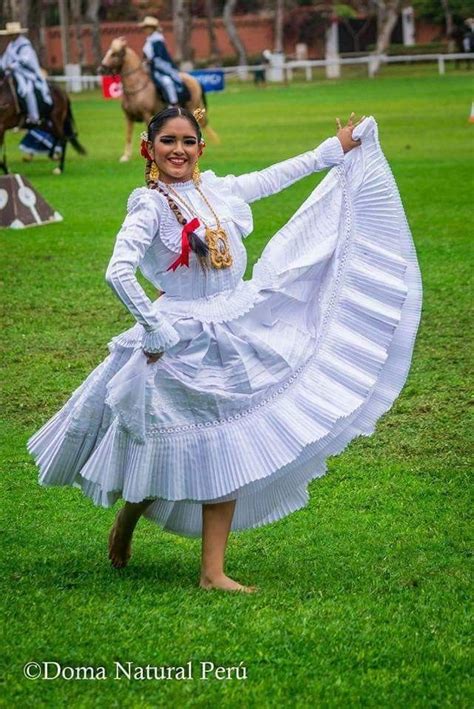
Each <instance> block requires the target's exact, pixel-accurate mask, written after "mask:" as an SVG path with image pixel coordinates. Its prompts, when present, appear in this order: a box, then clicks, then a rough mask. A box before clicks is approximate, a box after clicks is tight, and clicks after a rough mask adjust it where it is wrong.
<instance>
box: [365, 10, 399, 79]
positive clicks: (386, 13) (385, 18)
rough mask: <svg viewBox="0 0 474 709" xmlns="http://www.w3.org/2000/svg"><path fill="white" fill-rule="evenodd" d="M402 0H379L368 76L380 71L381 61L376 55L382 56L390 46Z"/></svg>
mask: <svg viewBox="0 0 474 709" xmlns="http://www.w3.org/2000/svg"><path fill="white" fill-rule="evenodd" d="M401 4H402V0H379V2H378V8H379V15H378V28H377V42H376V45H375V50H374V52H373V54H374V55H375V56H374V58H373V59H372V61H371V64H370V75H371V76H374V75H375V74H376V73H377V72H378V70H379V69H380V64H381V61H380V59H378V58H377V57H378V55H380V54H384V53H385V52H386V51H387V49H388V47H389V46H390V38H391V36H392V32H393V30H394V28H395V25H396V24H397V20H398V15H399V14H400V6H401Z"/></svg>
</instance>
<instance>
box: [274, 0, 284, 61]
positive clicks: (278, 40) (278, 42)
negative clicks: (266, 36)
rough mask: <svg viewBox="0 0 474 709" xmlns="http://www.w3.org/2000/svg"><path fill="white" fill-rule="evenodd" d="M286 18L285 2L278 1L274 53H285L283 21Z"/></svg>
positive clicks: (282, 0)
mask: <svg viewBox="0 0 474 709" xmlns="http://www.w3.org/2000/svg"><path fill="white" fill-rule="evenodd" d="M284 17H285V0H276V6H275V30H274V32H275V41H274V46H273V51H274V52H283V20H284Z"/></svg>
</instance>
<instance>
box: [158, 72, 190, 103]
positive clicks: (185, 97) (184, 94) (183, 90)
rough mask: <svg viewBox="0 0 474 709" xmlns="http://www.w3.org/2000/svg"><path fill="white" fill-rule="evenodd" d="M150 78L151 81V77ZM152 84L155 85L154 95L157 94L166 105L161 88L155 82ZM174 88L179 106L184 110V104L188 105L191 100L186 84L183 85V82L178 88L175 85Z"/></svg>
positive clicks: (166, 100) (165, 98)
mask: <svg viewBox="0 0 474 709" xmlns="http://www.w3.org/2000/svg"><path fill="white" fill-rule="evenodd" d="M151 78H152V79H153V76H152V77H151ZM153 83H154V85H155V89H156V93H157V94H158V97H159V98H160V100H161V101H162V102H163V103H164V104H165V105H166V104H167V103H168V99H167V97H166V96H165V94H164V93H163V90H162V88H161V86H160V85H159V84H157V83H156V82H155V81H153ZM175 86H176V93H177V94H178V102H179V105H180V106H182V107H183V108H184V107H185V106H186V104H187V103H188V101H190V100H191V94H190V92H189V89H188V87H187V86H186V84H185V83H184V81H183V82H182V83H181V85H180V86H178V85H177V84H175Z"/></svg>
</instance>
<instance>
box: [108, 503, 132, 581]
mask: <svg viewBox="0 0 474 709" xmlns="http://www.w3.org/2000/svg"><path fill="white" fill-rule="evenodd" d="M132 534H133V528H132V529H130V527H127V525H125V524H124V523H123V508H122V509H121V510H119V511H118V513H117V516H116V517H115V522H114V524H113V527H112V529H111V530H110V534H109V559H110V560H111V562H112V566H114V567H115V568H116V569H121V568H123V567H124V566H127V564H128V561H129V559H130V557H131V555H132V545H131V539H132Z"/></svg>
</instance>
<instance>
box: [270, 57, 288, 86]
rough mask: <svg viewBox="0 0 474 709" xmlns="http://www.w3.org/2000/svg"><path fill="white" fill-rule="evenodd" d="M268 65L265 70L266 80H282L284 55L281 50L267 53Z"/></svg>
mask: <svg viewBox="0 0 474 709" xmlns="http://www.w3.org/2000/svg"><path fill="white" fill-rule="evenodd" d="M269 60H270V66H269V68H268V70H267V79H268V81H283V79H284V71H283V67H284V65H285V55H284V54H283V52H271V54H270V55H269Z"/></svg>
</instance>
